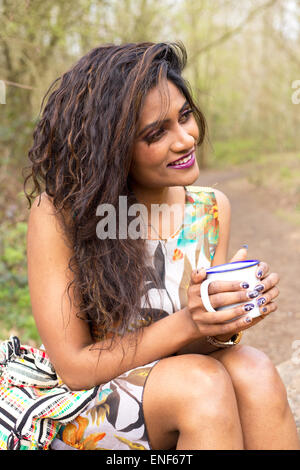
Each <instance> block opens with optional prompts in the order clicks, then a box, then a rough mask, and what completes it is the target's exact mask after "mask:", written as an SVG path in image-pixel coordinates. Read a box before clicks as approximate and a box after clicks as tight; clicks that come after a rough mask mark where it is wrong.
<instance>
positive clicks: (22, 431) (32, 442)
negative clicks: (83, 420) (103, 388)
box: [0, 336, 97, 450]
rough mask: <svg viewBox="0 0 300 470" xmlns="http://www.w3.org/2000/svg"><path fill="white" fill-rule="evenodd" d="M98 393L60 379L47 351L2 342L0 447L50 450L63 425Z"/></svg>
mask: <svg viewBox="0 0 300 470" xmlns="http://www.w3.org/2000/svg"><path fill="white" fill-rule="evenodd" d="M96 394H97V387H94V388H93V389H91V390H81V391H79V392H74V391H71V390H70V389H69V388H68V387H67V386H66V385H64V384H62V383H61V382H60V379H59V378H58V377H57V375H56V373H55V370H54V368H53V365H52V364H51V362H50V360H49V358H48V356H47V354H46V352H45V351H42V350H40V349H36V348H33V347H30V346H23V345H22V346H21V344H20V341H19V339H18V338H17V337H16V336H12V337H10V339H9V340H7V341H4V342H2V343H0V450H47V449H49V446H50V444H51V442H52V441H53V439H54V438H55V436H56V434H57V433H58V431H59V429H60V427H61V425H63V424H66V423H68V422H70V421H72V420H74V419H75V418H76V417H77V416H78V415H79V414H80V413H81V412H82V411H83V410H84V409H85V407H86V406H87V405H88V403H89V401H90V400H91V399H92V398H94V397H95V396H96Z"/></svg>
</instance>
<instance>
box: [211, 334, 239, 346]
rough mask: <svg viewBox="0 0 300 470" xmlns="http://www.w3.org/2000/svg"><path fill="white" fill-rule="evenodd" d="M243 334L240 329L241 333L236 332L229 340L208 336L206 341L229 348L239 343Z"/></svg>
mask: <svg viewBox="0 0 300 470" xmlns="http://www.w3.org/2000/svg"><path fill="white" fill-rule="evenodd" d="M242 336H243V333H242V332H241V331H240V332H239V333H235V334H234V335H233V336H232V337H231V338H230V339H229V340H228V341H220V340H218V339H217V338H215V337H214V336H206V341H207V342H208V343H210V344H212V345H213V346H216V347H218V348H229V347H231V346H235V345H236V344H239V342H240V341H241V339H242Z"/></svg>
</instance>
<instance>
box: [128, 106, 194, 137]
mask: <svg viewBox="0 0 300 470" xmlns="http://www.w3.org/2000/svg"><path fill="white" fill-rule="evenodd" d="M186 105H189V102H188V101H187V100H186V101H185V102H184V103H183V105H182V106H181V108H180V110H179V111H178V114H180V113H181V112H182V111H183V110H184V108H185V107H186ZM168 122H170V119H164V120H163V121H154V122H151V123H150V124H147V126H145V127H144V128H143V129H142V130H141V131H140V132H139V133H138V134H137V137H140V136H141V135H142V134H144V132H145V131H147V130H148V129H152V128H153V127H157V126H158V125H159V124H166V123H168Z"/></svg>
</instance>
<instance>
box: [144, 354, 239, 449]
mask: <svg viewBox="0 0 300 470" xmlns="http://www.w3.org/2000/svg"><path fill="white" fill-rule="evenodd" d="M143 407H144V416H145V423H146V426H147V430H148V435H149V439H150V443H151V445H152V447H153V448H154V449H170V448H174V447H176V448H177V449H242V448H243V437H242V431H241V424H240V419H239V414H238V408H237V403H236V398H235V393H234V389H233V386H232V383H231V380H230V377H229V375H228V373H227V372H226V370H225V368H224V367H223V366H222V364H221V363H220V362H218V361H216V360H215V359H213V358H211V357H209V356H201V355H198V354H188V355H182V356H174V357H169V358H165V359H162V360H161V361H159V363H158V364H156V366H155V367H154V368H153V370H152V371H151V373H150V375H149V377H148V379H147V382H146V385H145V389H144V399H143Z"/></svg>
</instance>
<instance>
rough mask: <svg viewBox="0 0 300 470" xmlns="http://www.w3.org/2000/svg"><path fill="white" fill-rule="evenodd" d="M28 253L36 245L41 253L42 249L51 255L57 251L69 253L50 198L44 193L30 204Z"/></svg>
mask: <svg viewBox="0 0 300 470" xmlns="http://www.w3.org/2000/svg"><path fill="white" fill-rule="evenodd" d="M27 244H28V251H29V252H30V248H31V247H32V245H33V244H34V245H38V246H39V247H40V250H41V252H42V250H43V249H45V250H49V248H50V247H51V251H52V253H54V251H55V250H56V249H57V250H58V251H61V250H64V251H66V252H69V248H68V247H67V243H66V239H65V236H64V232H63V229H62V226H61V224H60V222H59V218H58V216H57V213H56V209H55V207H54V204H53V202H52V198H51V197H50V196H48V195H47V194H46V193H45V192H44V193H42V194H41V195H40V196H37V197H36V198H35V200H34V201H33V203H32V206H31V209H30V213H29V218H28V232H27Z"/></svg>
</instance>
